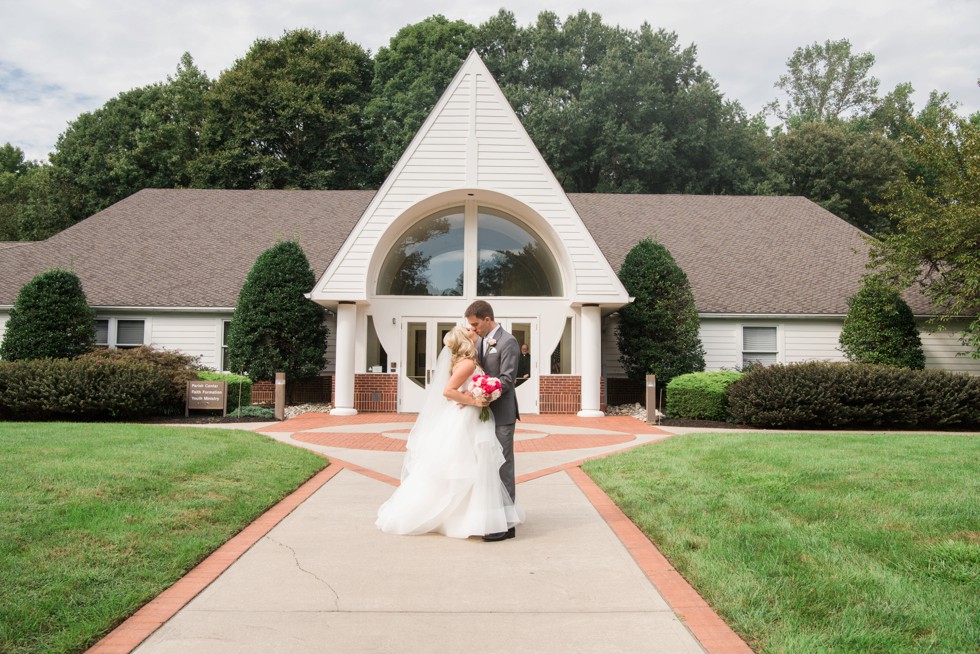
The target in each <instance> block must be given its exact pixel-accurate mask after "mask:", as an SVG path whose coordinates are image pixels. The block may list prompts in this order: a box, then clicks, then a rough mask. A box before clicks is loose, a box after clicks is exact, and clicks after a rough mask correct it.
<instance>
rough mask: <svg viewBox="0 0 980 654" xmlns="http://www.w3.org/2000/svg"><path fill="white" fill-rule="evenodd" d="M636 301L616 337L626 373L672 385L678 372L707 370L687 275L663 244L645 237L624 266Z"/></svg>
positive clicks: (624, 311) (624, 313) (622, 312)
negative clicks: (649, 377) (653, 377)
mask: <svg viewBox="0 0 980 654" xmlns="http://www.w3.org/2000/svg"><path fill="white" fill-rule="evenodd" d="M619 278H620V280H622V282H623V286H625V287H626V290H627V291H628V292H629V294H630V295H631V296H633V297H634V298H635V299H634V300H633V302H632V303H631V304H628V305H626V306H625V307H623V308H622V309H620V310H619V327H618V328H617V330H616V340H617V342H618V345H619V351H620V361H621V362H622V364H623V369H624V370H625V371H626V375H627V376H628V377H629V378H630V379H632V380H634V381H644V380H645V378H646V375H649V374H654V375H656V376H657V381H658V383H661V384H663V385H666V384H667V383H669V382H670V380H671V379H673V378H674V377H677V376H678V375H684V374H687V373H689V372H700V371H702V370H704V346H703V345H702V344H701V336H700V322H699V319H698V311H697V308H696V307H695V306H694V294H693V293H692V292H691V284H690V282H688V279H687V275H686V274H684V271H683V270H681V268H680V266H678V265H677V262H676V261H674V258H673V257H672V256H671V255H670V252H669V251H668V250H667V248H665V247H664V246H663V245H661V244H660V243H657V242H655V241H653V240H650V239H645V240H643V241H641V242H640V243H638V244H637V245H636V246H634V247H633V249H632V250H630V251H629V254H627V255H626V259H625V260H624V261H623V265H622V267H621V268H620V270H619Z"/></svg>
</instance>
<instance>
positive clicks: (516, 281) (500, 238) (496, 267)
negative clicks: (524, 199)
mask: <svg viewBox="0 0 980 654" xmlns="http://www.w3.org/2000/svg"><path fill="white" fill-rule="evenodd" d="M478 226H479V229H478V231H477V248H478V249H479V253H480V255H479V269H478V274H477V290H476V293H477V295H481V296H500V295H505V296H520V297H540V296H557V295H561V293H562V289H561V276H560V275H559V273H558V265H557V264H556V263H555V260H554V258H553V257H552V256H551V253H550V252H549V251H548V249H547V248H546V247H545V246H544V244H543V243H541V241H540V239H539V238H538V237H537V236H536V235H535V234H533V233H531V232H530V231H528V229H527V228H526V227H524V226H523V225H521V224H520V223H518V221H517V220H516V219H514V218H512V217H510V216H507V215H505V214H503V213H497V212H494V211H492V210H490V209H487V208H485V207H481V208H480V214H479V218H478Z"/></svg>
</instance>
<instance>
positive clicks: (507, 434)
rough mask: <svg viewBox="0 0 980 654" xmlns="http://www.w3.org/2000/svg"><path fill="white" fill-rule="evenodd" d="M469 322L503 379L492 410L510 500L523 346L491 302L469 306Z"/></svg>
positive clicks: (489, 369) (487, 364)
mask: <svg viewBox="0 0 980 654" xmlns="http://www.w3.org/2000/svg"><path fill="white" fill-rule="evenodd" d="M464 317H465V318H466V322H468V323H469V325H470V327H471V328H472V329H473V331H475V332H476V333H477V334H479V335H480V341H479V343H477V354H478V355H479V357H480V366H481V367H482V368H483V371H484V372H485V373H486V374H488V375H490V376H491V377H496V378H498V379H499V380H500V385H501V386H502V390H501V393H500V397H499V398H497V399H496V400H495V401H494V402H493V403H492V404H491V405H490V412H491V413H493V419H494V422H495V423H496V426H497V440H498V441H500V447H501V448H503V451H504V458H505V459H506V460H505V461H504V464H503V465H502V466H500V481H502V482H503V484H504V487H506V488H507V491H508V492H509V493H510V499H512V500H513V499H514V497H515V490H516V489H515V484H514V423H515V422H516V421H517V420H518V418H520V417H521V415H520V413H519V412H518V410H517V396H516V395H515V394H514V378H515V377H517V362H518V360H519V359H520V347H519V346H518V345H517V339H516V338H514V337H513V336H511V335H510V334H509V333H507V332H505V331H504V329H503V327H501V326H500V325H498V324H497V323H496V322H495V321H494V319H493V307H491V306H490V303H489V302H484V301H483V300H477V301H476V302H474V303H473V304H471V305H470V306H469V307H467V308H466V313H465V314H464ZM515 534H516V530H515V528H514V527H511V528H510V529H508V530H507V531H501V532H497V533H495V534H487V535H486V536H484V537H483V540H485V541H489V542H496V541H500V540H506V539H508V538H513V537H514V536H515Z"/></svg>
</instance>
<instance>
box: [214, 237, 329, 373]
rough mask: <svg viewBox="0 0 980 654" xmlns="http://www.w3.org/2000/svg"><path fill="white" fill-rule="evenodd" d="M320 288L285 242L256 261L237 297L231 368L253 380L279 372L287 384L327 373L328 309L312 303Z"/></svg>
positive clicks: (230, 346) (231, 334)
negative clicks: (310, 297) (314, 291)
mask: <svg viewBox="0 0 980 654" xmlns="http://www.w3.org/2000/svg"><path fill="white" fill-rule="evenodd" d="M315 283H316V276H315V275H314V274H313V271H312V270H311V269H310V264H309V261H308V260H307V258H306V254H304V253H303V249H302V248H301V247H300V246H299V244H297V243H295V242H292V241H281V242H279V243H277V244H276V245H274V246H272V247H271V248H269V249H268V250H266V251H265V252H263V253H262V254H261V255H259V257H258V259H256V261H255V265H254V266H252V270H251V272H249V274H248V277H247V278H246V279H245V283H244V284H243V285H242V289H241V291H240V292H239V294H238V304H237V305H236V306H235V313H234V315H233V316H232V319H231V328H230V329H229V334H228V365H229V367H230V368H231V370H232V372H241V373H243V374H247V375H248V376H249V377H250V378H251V379H252V380H254V381H263V380H266V381H267V380H270V379H274V378H275V374H276V373H277V372H285V373H286V378H287V379H308V378H311V377H316V376H317V374H319V372H320V371H321V370H322V369H323V366H324V360H323V357H324V354H325V353H326V347H327V330H326V327H325V326H324V325H323V307H321V306H320V305H318V304H316V303H314V302H311V301H310V300H308V299H307V298H306V297H305V295H304V294H306V293H309V292H310V291H311V290H312V289H313V285H314V284H315Z"/></svg>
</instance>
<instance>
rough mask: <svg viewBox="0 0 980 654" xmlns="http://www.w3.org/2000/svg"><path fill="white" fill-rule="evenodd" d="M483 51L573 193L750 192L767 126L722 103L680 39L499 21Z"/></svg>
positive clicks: (588, 26)
mask: <svg viewBox="0 0 980 654" xmlns="http://www.w3.org/2000/svg"><path fill="white" fill-rule="evenodd" d="M479 39H480V45H479V47H478V49H479V51H480V52H481V53H482V54H483V56H484V59H485V61H486V63H487V66H488V68H490V70H491V71H492V72H493V73H494V75H495V76H496V78H497V80H498V82H499V83H500V85H501V88H502V90H503V91H504V93H505V94H506V96H507V98H508V100H509V101H510V103H511V106H512V107H514V109H515V111H516V112H517V114H518V116H519V117H520V118H521V120H522V122H523V124H524V127H525V128H526V129H527V131H528V133H529V134H530V136H531V138H532V139H533V140H534V142H535V144H536V145H537V147H538V149H539V150H540V151H541V153H542V155H543V156H544V158H545V160H546V161H547V162H548V164H549V166H550V167H551V169H552V170H553V171H554V172H555V175H556V177H557V178H558V180H559V181H560V182H561V183H562V186H563V187H564V188H565V190H566V191H570V192H622V193H633V192H639V193H670V192H686V193H722V192H729V193H731V192H752V191H753V190H755V189H756V186H757V185H758V183H759V180H760V179H761V178H764V177H765V170H764V168H763V167H762V166H761V164H760V162H761V161H762V160H763V159H764V154H765V153H764V152H763V151H762V150H761V149H760V148H763V147H765V139H764V127H763V126H762V123H761V122H757V121H756V122H754V121H752V120H750V119H748V118H747V116H746V115H745V112H744V110H743V109H742V108H741V106H740V105H738V104H737V103H733V102H727V101H725V100H724V97H723V96H722V94H721V93H720V92H719V90H718V87H717V84H716V83H715V82H714V80H713V79H712V78H711V76H710V75H708V74H707V73H706V72H705V71H704V70H703V69H702V68H701V67H700V66H699V65H698V63H697V51H696V49H695V48H694V46H690V47H687V48H684V49H681V48H680V46H679V45H678V42H677V35H676V34H673V33H670V32H666V31H664V30H659V31H656V32H655V31H653V30H652V29H651V28H650V26H649V25H646V24H644V25H642V26H641V27H640V29H639V30H638V31H631V30H626V29H622V28H618V27H610V26H607V25H605V24H604V23H603V22H602V18H601V16H600V15H599V14H595V13H592V14H590V13H587V12H584V11H583V12H579V13H578V14H575V15H572V16H569V17H568V19H567V20H565V21H564V22H561V21H560V20H559V19H558V17H557V15H556V14H554V13H552V12H542V13H541V14H539V15H538V18H537V21H536V23H534V24H533V25H531V26H529V27H527V28H523V29H522V28H519V27H517V25H516V22H515V21H514V17H513V15H512V14H510V13H508V12H503V11H502V12H500V13H499V14H498V15H497V16H495V17H494V18H492V19H491V20H489V21H487V23H485V24H484V25H482V26H481V27H480V36H479Z"/></svg>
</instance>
